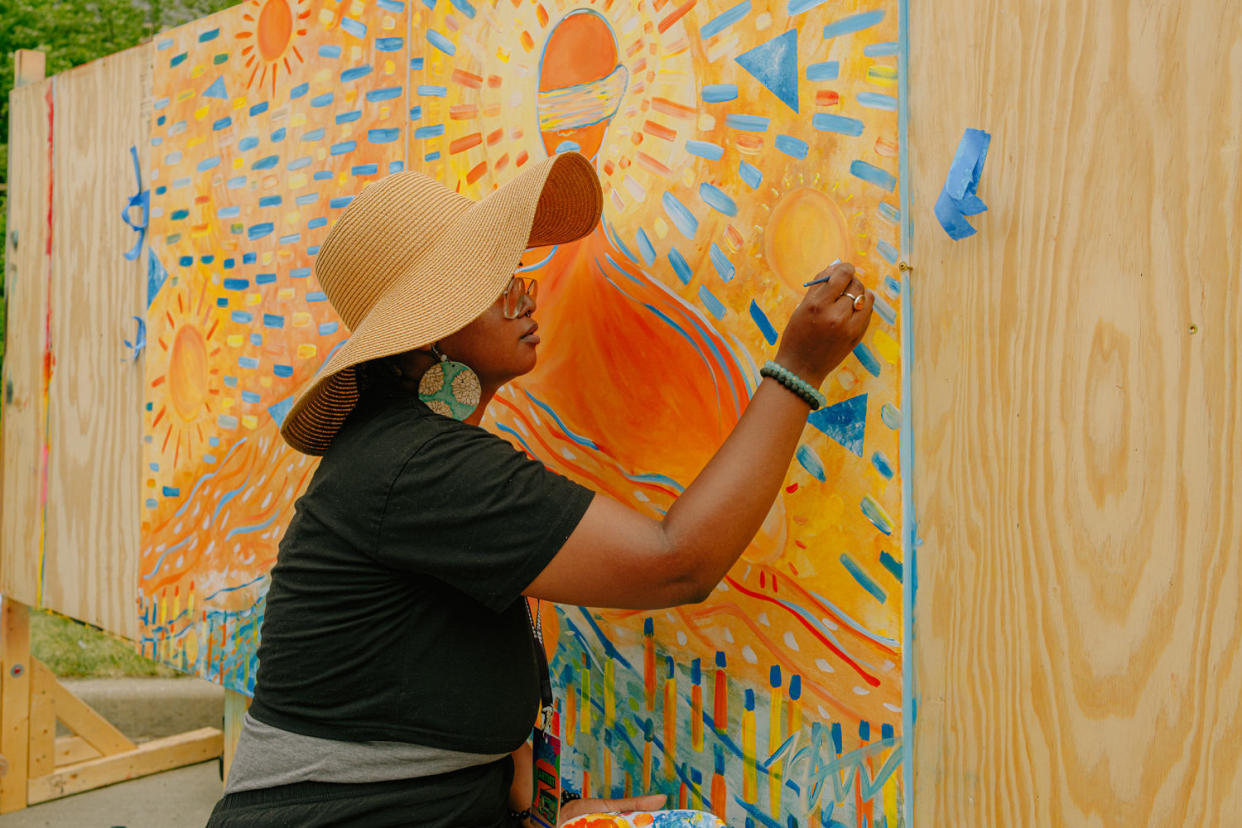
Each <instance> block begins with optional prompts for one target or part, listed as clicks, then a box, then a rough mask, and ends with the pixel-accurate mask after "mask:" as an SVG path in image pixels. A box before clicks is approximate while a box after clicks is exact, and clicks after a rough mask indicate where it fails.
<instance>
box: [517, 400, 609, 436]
mask: <svg viewBox="0 0 1242 828" xmlns="http://www.w3.org/2000/svg"><path fill="white" fill-rule="evenodd" d="M522 393H524V394H525V395H526V396H527V397H529V398H530V401H531V402H533V403H534V404H535V405H537V406H539V407H540V408H542V409H543V410H544V411H545V412H547V415H548V416H549V417H551V418H552V419H553V420H555V421H556V424H557V425H558V426H560V427H561V431H563V432H565V434H566V435H567V436H568V437H569V439H570V440H573V441H574V442H575V443H577V444H578V445H580V446H582V447H583V448H589V449H593V450H595V451H599V446H597V445H596V444H595V443H594V442H592V441H591V440H590V439H588V438H586V437H583V436H581V435H579V434H577V433H575V432H574V431H572V430H571V429H570V428H569V426H567V425H565V422H564V421H563V420H562V419H561V418H560V417H559V416H558V415H557V413H556V412H555V411H553V410H552V406H550V405H548V404H547V403H546V402H544V401H543V400H541V399H539V398H538V397H536V396H535V395H534V394H532V393H530V392H529V391H527V390H526V389H525V388H523V389H522Z"/></svg>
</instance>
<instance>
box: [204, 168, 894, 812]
mask: <svg viewBox="0 0 1242 828" xmlns="http://www.w3.org/2000/svg"><path fill="white" fill-rule="evenodd" d="M601 205H602V196H601V190H600V185H599V181H598V179H597V178H596V176H595V171H594V168H593V167H592V166H591V164H590V162H588V161H587V160H586V159H585V158H584V157H582V156H581V155H578V154H576V153H565V154H562V155H558V156H555V157H553V158H549V159H547V160H546V161H544V162H542V163H540V164H537V165H532V166H531V167H529V168H528V169H527V170H525V171H524V172H523V173H522V174H520V175H519V176H518V177H517V178H515V179H514V180H513V181H511V182H510V183H509V184H507V185H506V186H504V187H502V188H500V189H499V190H497V191H495V192H493V193H492V194H491V195H490V196H488V197H487V198H485V199H484V200H483V201H480V202H474V201H472V200H470V199H467V198H464V197H462V196H459V195H457V194H455V193H453V192H451V191H449V190H448V189H446V188H445V187H443V186H442V185H440V184H439V183H437V182H436V181H434V180H433V179H430V178H428V177H426V176H424V175H421V174H419V173H414V172H407V173H399V174H397V175H394V176H389V177H388V178H386V179H383V180H381V181H379V182H377V183H375V184H373V185H371V186H369V187H368V188H367V189H365V190H364V191H363V192H362V194H361V195H359V196H358V197H357V198H356V199H355V200H354V201H353V203H351V204H350V206H349V207H348V208H347V209H346V210H345V212H344V214H343V215H342V216H341V218H340V220H339V221H338V222H337V224H336V226H334V227H333V229H332V230H331V232H330V233H329V235H328V238H327V239H326V240H325V242H324V245H323V247H322V249H321V251H320V253H319V255H318V258H317V260H316V263H315V270H316V276H317V277H318V279H319V282H320V284H321V285H322V287H323V289H324V291H325V293H327V295H328V298H329V300H330V301H331V302H332V304H333V307H334V308H335V309H336V310H337V312H338V313H339V314H340V315H341V317H342V319H343V320H344V321H345V323H346V325H347V326H348V327H349V329H350V331H351V332H352V335H351V337H350V339H349V340H348V341H347V342H346V343H345V344H344V345H343V346H342V347H340V348H339V350H337V351H336V352H335V353H334V354H333V355H332V356H331V358H330V359H329V360H328V362H327V364H326V365H325V366H324V367H323V369H322V370H321V371H320V373H319V375H318V376H317V377H316V378H315V380H314V381H313V382H312V384H311V385H310V387H309V388H308V389H307V390H305V391H304V392H303V394H302V395H301V396H300V397H299V399H298V401H297V403H296V404H295V405H294V407H293V409H292V411H291V412H290V414H289V416H288V418H287V419H286V421H285V424H284V426H283V428H282V431H281V433H282V436H283V437H284V438H285V440H286V441H288V442H289V443H290V445H292V446H293V447H294V448H296V449H298V450H299V451H303V452H306V453H308V454H316V455H323V460H322V462H321V464H320V466H319V468H318V470H317V471H316V473H315V476H314V478H313V480H312V481H311V483H310V485H309V487H308V489H307V491H306V493H305V495H304V496H303V497H302V498H301V499H300V500H299V501H298V504H297V513H296V515H295V517H294V519H293V520H292V522H291V523H290V525H289V527H288V530H287V531H286V533H285V536H284V538H283V540H282V541H281V546H280V553H279V557H278V560H277V564H276V566H275V568H274V569H273V570H272V579H271V587H270V590H269V592H268V596H267V608H266V615H265V618H264V622H263V627H262V643H261V646H260V649H259V654H258V657H259V670H258V676H257V682H256V687H255V696H254V703H253V706H252V707H251V709H250V713H249V714H248V716H247V718H246V721H245V724H244V729H243V733H242V737H241V740H240V742H239V744H238V748H237V754H236V758H235V760H234V764H233V768H232V772H231V773H230V776H229V781H228V785H227V787H226V795H225V797H224V798H223V799H222V800H221V801H220V803H219V804H218V805H217V806H216V810H215V812H214V813H213V815H212V820H211V822H210V825H212V826H242V825H298V826H308V825H364V826H382V825H419V826H454V828H462V826H479V827H480V828H482V827H483V826H488V827H489V828H490V827H491V826H515V825H518V824H520V823H521V822H522V820H523V819H524V813H523V812H525V811H527V809H528V808H529V807H530V806H531V804H532V793H531V785H530V781H529V780H530V750H529V748H527V747H525V742H526V739H527V737H528V736H529V735H530V733H531V728H532V725H533V724H534V722H535V717H536V713H537V711H538V708H539V707H540V703H541V684H546V682H545V681H544V679H546V672H544V671H545V670H546V667H544V666H543V665H541V664H540V662H539V659H540V656H541V655H542V650H541V648H538V647H536V646H535V644H534V642H533V639H532V631H531V628H530V616H529V612H528V609H527V605H526V602H525V601H524V600H522V597H523V596H527V597H530V598H537V599H545V600H549V601H555V602H560V603H565V604H577V605H586V606H596V607H615V608H632V609H657V608H663V607H670V606H675V605H678V604H683V603H692V602H697V601H701V600H703V598H704V597H705V596H707V595H708V593H710V592H711V590H712V589H713V588H714V587H715V585H716V584H717V582H718V581H719V580H720V579H721V578H722V577H723V576H724V574H725V573H726V572H727V571H728V569H729V567H730V566H731V565H732V564H733V563H734V561H736V560H737V558H738V557H739V556H740V555H741V553H742V551H743V550H744V549H745V548H746V546H747V544H748V543H749V541H750V540H751V538H752V537H753V536H754V534H755V532H756V531H757V530H758V528H759V526H760V524H761V522H762V521H763V518H764V516H765V515H766V513H767V511H768V509H769V508H770V507H771V505H772V502H773V500H774V498H775V496H776V492H777V488H778V486H779V485H780V484H781V482H782V479H783V477H784V474H785V471H786V468H787V467H788V464H789V461H790V458H791V456H792V455H793V452H794V449H795V448H796V446H797V443H798V438H799V435H800V434H801V432H802V428H803V426H804V424H805V421H806V416H807V413H808V406H810V407H816V406H817V405H818V404H820V403H821V402H822V397H821V396H819V395H818V392H817V391H815V390H814V387H815V386H818V385H819V384H820V383H821V382H822V381H823V379H824V378H825V377H826V376H827V374H828V372H829V371H830V370H832V368H834V367H835V366H836V365H837V364H838V363H839V362H840V361H841V360H842V359H843V358H844V357H845V356H846V355H847V354H848V353H849V352H850V351H851V350H852V349H853V348H854V347H855V345H857V344H858V342H859V341H860V339H861V338H862V335H863V333H864V332H865V330H866V328H867V322H868V320H869V318H870V315H871V308H872V303H873V301H874V297H873V296H872V295H871V294H870V292H869V291H867V290H866V289H865V288H864V287H863V285H862V284H861V283H860V282H859V281H858V280H857V279H855V278H854V273H853V268H852V267H850V266H849V265H847V264H838V265H835V266H834V267H832V268H830V269H829V270H828V271H826V272H825V273H824V274H823V275H822V276H821V278H820V280H818V283H817V284H815V285H813V286H812V287H811V288H810V290H809V291H808V292H807V295H806V297H805V299H804V300H803V301H802V303H801V304H800V305H799V306H798V307H797V309H796V310H795V311H794V313H793V315H792V317H791V319H790V322H789V325H788V326H787V328H786V330H785V333H784V336H783V337H782V340H781V344H780V348H779V350H778V353H777V354H776V358H775V360H774V363H769V364H768V365H767V366H765V369H764V371H763V374H764V375H765V377H766V378H765V379H764V381H763V382H761V383H760V385H759V387H758V389H757V390H756V392H755V394H754V397H753V398H752V399H751V401H750V403H749V405H748V407H747V409H746V411H745V414H744V415H743V416H742V418H741V420H740V421H739V422H738V424H737V426H736V427H735V428H734V430H733V432H732V434H731V435H730V436H729V438H728V439H727V440H726V441H725V442H724V444H723V445H722V446H721V447H720V449H719V450H718V451H717V453H716V454H715V456H714V457H713V459H712V460H711V461H710V462H709V463H708V464H707V466H706V468H704V469H703V471H702V473H701V474H700V475H699V476H698V478H697V479H696V480H695V481H694V483H693V484H692V485H690V486H689V487H688V488H687V489H686V491H685V492H684V494H682V495H681V497H680V498H679V499H678V500H677V501H676V503H675V504H674V505H673V506H672V508H671V509H670V510H669V511H668V514H667V515H666V516H665V517H664V519H663V520H660V521H657V520H653V519H650V518H648V517H646V516H644V515H641V514H639V513H637V512H635V511H633V510H631V509H630V508H628V507H626V506H624V505H622V504H620V503H618V502H616V501H613V500H611V499H609V498H608V497H605V496H603V495H597V494H595V493H593V492H591V491H590V490H588V489H586V488H583V487H582V486H579V485H578V484H576V483H573V482H571V481H569V480H566V479H565V478H563V477H560V476H558V475H556V474H554V473H552V472H550V471H548V470H547V469H546V468H545V467H544V466H543V465H542V464H540V463H538V462H536V461H533V460H530V459H529V458H527V457H526V456H525V455H524V454H522V453H520V452H518V451H516V450H515V449H514V448H513V447H512V446H510V445H509V444H508V443H506V442H505V441H503V440H501V439H499V438H498V437H495V436H494V435H492V434H490V433H489V432H487V431H484V430H483V429H481V428H479V427H478V426H479V422H480V421H481V419H482V416H483V412H484V410H485V409H486V407H487V404H488V402H489V401H490V400H491V398H492V396H493V395H494V394H495V393H496V391H497V389H499V388H500V386H502V385H503V384H505V383H506V382H508V381H510V380H512V379H513V378H515V377H518V376H521V375H522V374H524V373H526V372H528V371H530V370H531V369H532V368H533V367H534V365H535V360H536V351H537V348H538V346H539V344H540V342H539V336H538V333H537V330H538V324H537V323H536V322H535V320H534V311H535V309H536V302H535V286H534V284H533V283H531V282H529V281H527V280H523V279H521V278H516V277H514V276H513V274H514V271H515V270H516V269H517V267H518V265H519V263H520V260H521V256H522V254H523V252H524V251H525V250H526V249H527V248H528V247H539V246H544V245H550V244H561V243H568V242H571V241H573V240H575V239H578V238H581V237H582V236H583V235H585V234H587V233H588V232H590V231H591V229H592V228H593V227H594V226H595V224H596V222H597V221H598V220H599V216H600V210H601ZM655 381H676V378H675V377H665V378H659V377H657V378H655ZM599 393H600V394H601V396H602V397H604V398H605V399H603V400H601V404H608V402H607V399H606V397H607V394H608V388H607V378H606V377H601V378H600V389H599ZM672 438H673V436H672V435H667V436H660V435H656V436H655V437H654V439H672ZM542 701H543V702H544V706H545V707H546V706H547V701H548V700H547V696H546V692H545V693H544V694H543V699H542ZM515 780H516V781H515ZM662 800H663V797H638V798H635V799H632V800H595V801H579V802H572V803H570V804H569V805H567V806H566V807H564V808H563V809H562V811H561V817H560V818H561V820H562V822H563V821H565V820H567V819H568V818H569V817H571V816H573V815H575V814H581V813H589V812H592V811H614V810H626V809H651V808H657V807H659V806H660V804H661V802H662Z"/></svg>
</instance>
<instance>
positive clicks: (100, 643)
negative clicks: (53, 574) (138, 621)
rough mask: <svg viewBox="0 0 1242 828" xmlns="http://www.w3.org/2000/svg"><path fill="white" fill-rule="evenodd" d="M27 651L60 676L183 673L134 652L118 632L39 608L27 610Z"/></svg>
mask: <svg viewBox="0 0 1242 828" xmlns="http://www.w3.org/2000/svg"><path fill="white" fill-rule="evenodd" d="M30 651H31V654H32V655H34V657H35V658H37V659H39V661H42V662H43V663H44V664H46V665H47V667H48V669H49V670H51V671H52V672H53V673H55V674H56V675H57V676H60V677H61V678H121V677H138V678H144V677H159V678H172V677H175V676H181V675H183V674H182V673H179V672H177V671H176V670H174V669H172V668H171V667H165V666H164V665H162V664H158V663H156V662H154V661H151V660H150V659H149V658H144V657H143V656H140V655H138V653H137V651H136V650H135V649H134V645H133V644H131V643H130V642H128V641H126V640H125V639H123V638H121V637H119V636H115V635H112V634H111V633H106V632H104V631H103V630H100V629H97V628H96V627H92V626H90V625H89V624H83V623H81V622H80V621H74V620H73V619H72V618H66V617H65V616H63V615H57V614H55V613H51V612H44V611H42V610H34V609H32V610H31V611H30Z"/></svg>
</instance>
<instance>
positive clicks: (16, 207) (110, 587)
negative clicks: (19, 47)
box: [2, 47, 150, 638]
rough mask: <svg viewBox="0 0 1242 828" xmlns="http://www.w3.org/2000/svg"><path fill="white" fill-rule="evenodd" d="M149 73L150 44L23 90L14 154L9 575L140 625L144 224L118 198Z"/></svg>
mask: <svg viewBox="0 0 1242 828" xmlns="http://www.w3.org/2000/svg"><path fill="white" fill-rule="evenodd" d="M149 86H150V47H142V48H138V49H133V50H130V51H128V52H123V53H121V54H117V55H113V56H111V57H108V58H106V59H104V60H101V61H96V62H95V63H92V64H90V65H88V66H84V67H81V68H79V69H75V70H73V71H71V72H67V73H64V74H62V75H59V76H57V77H56V78H55V79H54V80H50V81H47V82H44V83H42V84H38V85H35V86H30V87H24V88H21V89H19V90H17V91H16V92H15V93H14V97H13V102H14V109H13V123H14V142H13V147H12V153H13V154H12V160H11V162H10V170H12V171H13V176H14V180H13V187H14V192H13V194H12V203H13V208H12V217H13V221H14V225H13V226H14V229H16V230H17V231H18V233H19V237H18V242H17V250H16V253H17V255H16V259H15V262H16V267H15V271H16V279H15V280H14V282H15V284H14V282H10V285H11V286H10V317H9V348H10V351H9V353H8V355H7V357H6V360H5V383H6V395H5V398H6V402H5V406H6V408H5V426H4V441H5V442H4V446H5V465H4V474H5V506H4V554H3V561H4V578H3V585H2V586H3V589H4V591H5V593H6V594H9V595H11V596H12V597H14V598H16V599H18V600H21V601H25V602H28V603H31V604H35V605H39V606H43V607H46V608H49V609H53V610H56V611H58V612H62V613H64V614H66V615H69V616H72V617H74V618H79V619H81V620H83V621H88V622H90V623H92V624H96V625H98V626H100V627H103V628H105V629H108V630H111V631H113V632H116V633H119V634H122V635H126V636H128V637H131V638H133V637H136V633H137V614H136V609H135V607H136V593H137V584H136V579H137V556H138V519H139V516H138V495H139V493H138V492H137V491H136V483H137V481H138V480H140V479H141V477H140V473H139V469H138V464H139V462H140V458H139V453H140V451H139V435H140V429H139V422H140V414H141V412H140V409H139V405H140V402H139V401H140V400H141V389H140V383H141V379H142V361H141V360H138V361H134V359H133V358H132V357H131V356H130V354H131V352H130V350H129V349H128V348H126V347H125V345H124V344H123V342H124V340H126V339H129V340H131V341H133V340H134V339H135V335H136V322H135V321H134V317H135V316H140V315H141V314H142V311H143V308H142V305H141V291H142V287H143V284H144V280H145V271H144V269H143V268H142V267H141V264H140V262H141V260H139V261H134V262H130V261H127V260H126V259H125V258H124V253H125V252H126V251H127V250H129V249H130V248H131V247H132V246H133V245H134V243H135V241H137V235H136V234H135V232H134V231H133V230H131V229H130V228H129V227H128V226H127V225H126V224H125V223H124V222H123V221H122V218H121V213H122V208H123V207H124V206H125V205H126V203H127V202H128V199H129V197H130V196H132V195H133V194H134V193H135V192H136V191H137V189H138V181H137V179H136V177H135V170H134V165H133V160H132V157H131V152H130V147H131V146H132V147H135V148H136V149H137V151H138V152H139V154H140V155H139V158H140V162H141V161H142V160H143V158H144V155H145V147H146V144H147V130H148V126H147V115H146V113H145V112H144V106H146V105H148V104H147V102H148V101H149V98H150V93H149ZM49 127H50V129H51V141H50V143H49V137H48V130H49ZM49 162H50V163H51V168H52V175H51V177H50V179H49V176H48V168H49ZM49 198H50V203H51V214H50V226H49V213H48V204H49ZM135 217H136V215H135ZM49 232H50V255H51V258H50V266H49V259H48V253H49V247H48V244H49V238H48V236H49ZM12 251H13V245H12V244H11V243H10V252H11V254H12ZM10 382H11V383H12V388H13V391H12V394H11V396H10V394H9V393H8V392H7V387H8V384H9V383H10ZM45 392H46V396H45ZM44 493H45V497H46V499H45V500H44V499H43V498H44Z"/></svg>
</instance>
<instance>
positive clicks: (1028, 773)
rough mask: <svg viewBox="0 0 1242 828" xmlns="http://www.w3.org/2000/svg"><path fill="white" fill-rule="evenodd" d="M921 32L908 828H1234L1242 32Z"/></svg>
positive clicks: (1214, 12)
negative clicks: (1226, 827) (956, 183)
mask: <svg viewBox="0 0 1242 828" xmlns="http://www.w3.org/2000/svg"><path fill="white" fill-rule="evenodd" d="M910 11H911V34H910V42H911V47H912V63H911V69H910V77H911V81H910V82H911V87H912V88H911V98H910V100H911V130H910V136H909V139H910V141H909V143H910V146H911V147H912V157H911V169H912V170H913V172H914V180H913V186H914V192H913V210H914V216H915V219H916V231H915V232H916V236H915V242H914V245H913V249H912V259H911V263H912V265H913V266H914V268H915V271H914V277H913V279H912V284H913V290H914V307H915V315H914V322H913V327H914V337H915V342H916V354H915V361H914V365H913V371H914V374H913V376H914V398H915V413H914V423H915V446H916V464H915V469H914V475H915V479H916V481H917V482H916V486H915V491H916V506H917V515H918V519H919V531H920V533H921V535H922V538H923V545H922V546H921V547H920V550H919V564H920V566H919V590H918V597H917V602H916V616H915V617H916V622H915V624H916V626H915V629H916V636H915V641H914V643H913V646H914V651H915V657H916V665H917V667H916V671H915V675H916V684H917V686H916V688H915V692H916V693H917V696H918V698H919V700H920V704H919V708H918V710H919V715H918V723H917V727H916V731H915V737H914V738H915V824H921V825H1089V824H1090V825H1127V826H1131V825H1222V824H1232V825H1236V824H1237V820H1238V814H1240V813H1242V719H1239V717H1238V715H1237V707H1238V699H1239V697H1242V659H1239V657H1238V653H1239V650H1240V649H1242V638H1240V636H1242V625H1240V624H1239V606H1240V604H1242V602H1240V598H1242V572H1240V571H1239V569H1240V568H1239V554H1238V549H1239V547H1240V546H1242V508H1240V504H1239V495H1238V492H1239V487H1238V483H1239V478H1240V476H1242V471H1240V469H1242V419H1240V416H1239V406H1238V402H1239V389H1240V388H1242V369H1240V368H1239V360H1238V354H1239V352H1242V342H1240V341H1239V334H1238V332H1239V330H1242V277H1240V276H1239V264H1238V263H1239V260H1240V259H1242V233H1240V232H1239V228H1240V227H1242V171H1240V170H1239V156H1240V155H1242V145H1240V140H1242V18H1240V17H1239V16H1238V14H1237V8H1236V6H1235V5H1234V4H1232V3H1229V2H1227V0H1195V2H1190V3H1187V2H1185V0H1160V2H1152V3H1142V4H1134V3H1130V2H1127V0H1106V2H1098V3H1077V2H1069V0H1050V2H1045V3H1019V2H1013V3H1006V4H991V5H990V9H989V10H984V11H980V9H979V7H978V6H977V4H974V3H965V2H961V1H960V0H952V1H951V2H947V3H936V4H931V3H918V2H916V3H911V4H910ZM933 44H934V48H933ZM964 127H980V128H984V129H988V130H990V131H991V132H992V133H993V143H992V152H991V154H990V156H989V158H988V161H987V165H986V167H985V170H984V173H983V180H982V187H981V189H980V194H981V195H982V196H983V198H984V201H986V202H988V203H989V204H990V206H991V210H990V212H988V213H986V214H985V215H983V216H980V217H979V220H978V221H977V225H978V227H979V228H980V233H979V235H978V236H976V237H974V238H971V239H967V240H965V241H962V242H957V243H954V242H950V241H949V240H948V239H947V238H946V236H945V235H944V233H942V232H941V230H940V228H939V227H938V226H937V225H936V223H935V220H934V219H933V218H932V205H933V203H934V201H935V199H936V195H937V193H938V192H939V190H940V188H941V185H942V184H943V182H944V174H945V171H946V170H947V169H948V166H949V162H950V160H951V159H952V157H953V154H954V149H955V147H956V145H957V141H958V139H959V138H960V136H961V134H962V130H963V128H964Z"/></svg>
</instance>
